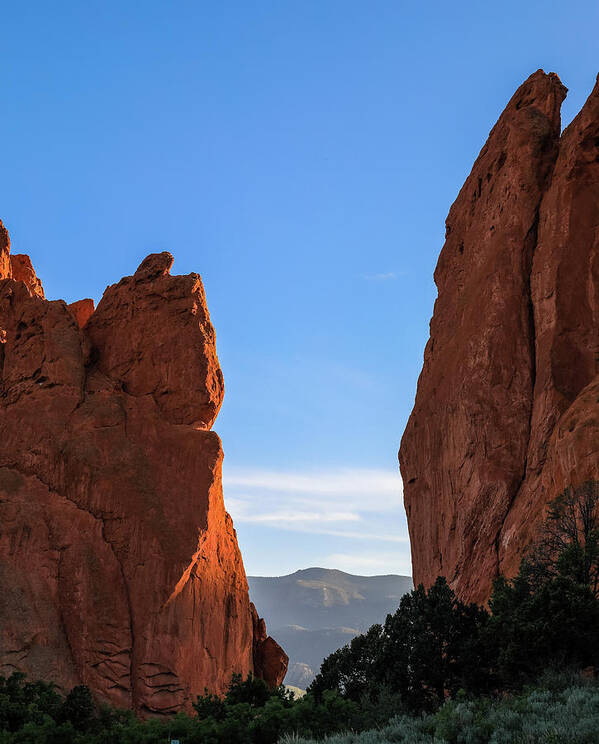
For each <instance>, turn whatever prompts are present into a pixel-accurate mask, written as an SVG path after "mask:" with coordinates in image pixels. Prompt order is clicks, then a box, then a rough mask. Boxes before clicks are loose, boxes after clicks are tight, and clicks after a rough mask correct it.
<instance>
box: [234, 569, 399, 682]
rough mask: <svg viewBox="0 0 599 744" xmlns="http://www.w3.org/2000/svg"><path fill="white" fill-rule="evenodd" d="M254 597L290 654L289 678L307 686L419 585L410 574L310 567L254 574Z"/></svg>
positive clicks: (252, 587)
mask: <svg viewBox="0 0 599 744" xmlns="http://www.w3.org/2000/svg"><path fill="white" fill-rule="evenodd" d="M248 583H249V587H250V597H251V598H252V601H253V602H254V604H255V605H256V607H257V608H258V610H259V612H260V614H261V615H262V616H263V617H264V619H265V620H266V622H267V623H268V626H269V631H270V632H271V634H272V636H273V638H275V639H276V640H277V641H278V642H279V643H280V644H281V646H282V647H283V648H284V649H285V651H286V653H287V654H288V655H289V671H288V673H287V676H286V678H285V682H286V684H290V685H296V686H297V687H301V688H302V689H305V687H306V686H307V685H309V684H310V682H311V681H312V679H313V678H314V676H315V675H316V673H317V672H318V670H319V668H320V664H321V662H322V660H323V659H324V658H325V657H326V656H328V655H329V654H330V653H332V652H333V651H335V650H336V649H338V648H340V647H341V646H344V645H345V644H347V643H349V642H350V641H351V639H352V638H354V637H355V636H356V635H358V634H359V633H362V632H364V631H365V630H367V629H368V628H369V627H370V626H371V625H372V624H373V623H380V622H382V621H384V619H385V617H386V616H387V614H388V613H390V612H394V611H395V610H396V609H397V607H398V606H399V602H400V600H401V597H402V596H403V595H404V594H405V593H406V592H408V591H410V590H411V589H412V587H413V583H412V578H411V577H410V576H399V575H396V574H388V575H385V576H355V575H353V574H348V573H345V572H344V571H339V570H337V569H329V568H307V569H303V570H300V571H296V572H295V573H292V574H289V575H287V576H276V577H266V576H248Z"/></svg>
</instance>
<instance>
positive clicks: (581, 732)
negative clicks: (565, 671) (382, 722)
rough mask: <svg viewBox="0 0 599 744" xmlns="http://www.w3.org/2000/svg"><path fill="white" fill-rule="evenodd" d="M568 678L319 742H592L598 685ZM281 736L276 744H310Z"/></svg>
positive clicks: (598, 724) (598, 715)
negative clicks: (507, 695)
mask: <svg viewBox="0 0 599 744" xmlns="http://www.w3.org/2000/svg"><path fill="white" fill-rule="evenodd" d="M572 681H573V678H572V677H571V676H569V675H565V676H562V677H561V678H560V677H554V678H553V679H551V680H549V681H547V680H545V681H541V682H540V683H539V685H538V687H535V688H531V689H529V690H527V691H525V692H524V693H523V694H521V695H518V696H514V697H507V698H504V699H501V700H498V699H496V700H492V699H488V698H479V699H477V700H467V699H460V697H458V699H456V700H452V701H449V702H447V703H445V704H444V705H443V706H442V707H441V708H440V709H439V710H438V711H437V712H436V713H433V714H429V715H427V716H423V717H420V716H409V715H403V716H397V717H396V718H394V719H392V720H391V721H389V723H388V724H387V725H386V726H383V727H381V728H379V729H374V730H371V731H364V732H363V733H343V734H336V735H334V736H330V737H327V738H325V739H324V740H320V741H321V743H322V744H558V743H559V744H561V743H562V742H568V744H596V742H597V732H598V731H599V685H598V684H597V683H590V682H589V683H585V682H584V681H582V680H581V679H580V677H578V678H577V679H576V681H575V683H574V684H572ZM316 741H317V740H316V739H310V738H305V737H302V736H297V735H288V736H284V737H283V738H282V739H281V741H280V744H316Z"/></svg>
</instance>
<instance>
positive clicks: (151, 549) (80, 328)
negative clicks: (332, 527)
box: [0, 244, 287, 715]
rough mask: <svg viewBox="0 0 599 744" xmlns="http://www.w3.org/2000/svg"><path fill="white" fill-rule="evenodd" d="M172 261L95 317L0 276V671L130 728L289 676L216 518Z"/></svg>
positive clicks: (218, 492) (212, 380)
mask: <svg viewBox="0 0 599 744" xmlns="http://www.w3.org/2000/svg"><path fill="white" fill-rule="evenodd" d="M7 246H8V244H7ZM6 254H7V255H8V247H7V249H6ZM167 257H168V258H167ZM171 264H172V257H170V255H169V254H160V255H159V256H150V257H148V259H146V261H144V262H143V263H142V265H141V266H140V268H139V270H138V271H137V272H136V274H135V275H134V276H133V277H126V278H125V279H123V280H122V281H121V282H119V284H117V285H113V286H112V287H109V288H108V289H107V290H106V292H105V294H104V297H103V298H102V301H101V302H100V303H99V305H98V308H97V309H96V311H95V312H93V303H91V305H90V302H91V301H83V302H84V303H85V305H83V306H82V305H79V304H78V303H75V305H79V306H78V307H74V306H73V305H71V306H67V305H66V304H65V303H64V302H62V301H54V302H48V301H46V300H44V299H43V298H42V297H41V296H40V293H39V292H37V291H36V290H35V286H32V284H31V282H30V281H28V280H27V279H26V280H25V281H19V280H18V279H17V278H16V277H15V278H5V279H3V280H0V330H1V332H2V333H1V334H0V341H4V343H0V442H1V443H2V444H1V446H0V525H2V529H1V530H0V589H1V591H2V596H3V601H2V602H0V674H5V673H9V672H11V671H13V670H15V669H19V670H22V671H24V672H26V673H27V674H28V675H30V676H31V677H33V678H42V679H45V680H51V681H54V682H56V683H57V684H58V685H59V686H61V687H62V688H63V689H67V688H69V687H71V686H73V685H75V684H86V685H88V686H89V687H90V688H91V689H92V691H93V692H94V694H95V695H96V696H97V697H98V698H100V699H103V700H106V701H108V702H111V703H113V704H116V705H123V706H127V707H131V708H133V709H135V710H136V711H138V712H139V713H140V714H142V715H151V714H165V713H171V712H175V711H177V710H181V709H189V708H190V705H191V702H192V700H194V699H195V697H196V696H197V695H199V694H202V693H203V692H204V689H205V688H208V689H209V690H211V691H214V692H222V691H224V689H225V688H226V686H227V683H228V682H229V680H230V678H231V675H232V674H233V673H241V674H244V675H245V674H247V673H248V672H250V671H253V672H256V673H257V674H260V675H261V676H263V677H264V678H265V679H266V680H267V681H268V682H269V684H278V683H280V682H281V681H282V679H283V677H284V674H285V671H286V664H287V659H286V656H285V654H284V653H283V652H282V651H281V650H280V649H279V648H278V646H277V645H276V644H275V643H274V641H272V639H270V640H269V639H268V638H267V637H266V638H265V637H263V636H264V631H263V629H262V627H261V626H260V628H258V629H257V625H256V615H255V611H254V610H253V609H252V606H251V605H250V601H249V596H248V587H247V581H246V577H245V572H244V568H243V562H242V559H241V555H240V552H239V548H238V546H237V540H236V535H235V530H234V529H233V524H232V521H231V518H230V517H229V515H228V514H227V513H226V511H225V508H224V503H223V493H222V481H221V464H222V457H223V453H222V447H221V443H220V440H219V438H218V436H217V434H216V433H214V432H213V431H211V430H210V426H211V425H212V423H213V421H214V419H215V418H216V415H217V413H218V409H219V407H220V404H221V402H222V395H223V383H222V374H221V371H220V367H219V364H218V359H217V356H216V347H215V341H214V330H213V328H212V325H211V323H210V317H209V314H208V310H207V307H206V303H205V298H204V292H203V288H202V284H201V280H200V278H199V276H198V275H196V274H192V275H190V276H170V274H169V269H170V265H171ZM8 265H10V264H8ZM258 631H259V633H258V635H256V633H257V632H258ZM277 654H278V655H277Z"/></svg>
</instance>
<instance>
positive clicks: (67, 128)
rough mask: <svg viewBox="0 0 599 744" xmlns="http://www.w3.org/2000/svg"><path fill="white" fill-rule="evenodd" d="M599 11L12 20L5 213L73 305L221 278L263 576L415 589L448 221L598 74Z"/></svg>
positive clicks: (230, 6)
mask: <svg viewBox="0 0 599 744" xmlns="http://www.w3.org/2000/svg"><path fill="white" fill-rule="evenodd" d="M597 28H599V4H598V3H597V2H577V1H576V0H573V1H572V2H570V3H568V4H566V3H553V2H550V1H547V0H546V1H545V2H537V1H536V0H533V1H531V2H525V3H522V2H513V1H512V0H508V1H507V2H503V3H500V4H493V5H490V4H487V3H480V2H457V3H441V2H432V3H416V2H402V1H401V0H394V1H392V2H391V1H381V0H374V2H369V3H366V2H353V1H352V0H344V1H343V2H340V1H339V2H337V1H336V0H319V1H318V2H316V1H312V0H302V1H301V2H299V1H297V2H290V1H284V0H283V1H281V2H253V1H252V0H249V1H248V0H244V1H243V2H227V1H226V0H225V1H224V2H221V3H209V2H200V1H198V0H194V2H186V1H185V0H181V1H177V2H173V3H167V2H164V1H163V2H154V1H152V0H147V1H146V2H144V3H135V2H130V1H128V0H119V2H113V1H111V0H104V1H103V2H94V1H91V2H85V3H81V2H57V3H52V4H50V3H47V2H28V3H26V4H25V3H11V4H10V5H7V6H6V7H4V8H3V18H2V39H3V40H2V45H1V48H0V55H1V62H2V64H1V65H0V82H1V87H0V90H1V91H2V117H1V123H0V129H1V134H2V136H1V138H0V148H1V153H2V166H3V179H2V184H1V186H0V190H1V200H0V218H1V219H2V220H3V221H4V223H5V225H6V226H7V228H8V229H9V231H10V234H11V239H12V244H13V252H15V253H28V254H30V255H31V257H32V260H33V262H34V265H35V266H36V269H37V271H38V274H39V276H40V277H41V278H42V280H43V282H44V287H45V289H46V295H47V296H48V297H49V298H50V299H55V298H64V299H66V300H67V301H69V302H70V301H74V300H76V299H80V298H82V297H88V296H89V297H93V298H95V299H96V300H99V298H100V297H101V295H102V292H103V290H104V288H105V287H106V285H107V284H110V283H113V282H116V281H118V279H120V277H121V276H124V275H128V274H131V273H133V271H134V270H135V268H136V267H137V265H138V264H139V262H140V261H141V259H142V258H143V257H144V256H145V255H147V254H148V253H151V252H155V251H162V250H169V251H171V252H172V253H173V254H174V256H175V265H174V267H173V271H174V272H176V273H188V272H190V271H198V272H199V273H201V275H202V278H203V281H204V286H205V289H206V295H207V299H208V305H209V308H210V312H211V316H212V320H213V323H214V325H215V328H216V333H217V345H218V352H219V357H220V361H221V365H222V368H223V372H224V377H225V384H226V396H225V403H224V405H223V408H222V411H221V414H220V416H219V418H218V420H217V422H216V424H215V427H214V428H215V430H216V431H218V433H219V434H220V435H221V438H222V440H223V446H224V450H225V466H224V468H225V469H224V476H225V480H224V483H225V501H226V504H227V508H228V509H229V510H230V511H231V513H232V515H233V518H234V520H235V525H236V528H237V532H238V537H239V541H240V544H241V548H242V553H243V556H244V561H245V565H246V569H247V572H248V573H249V574H261V575H280V574H284V573H289V572H291V571H294V570H297V569H300V568H305V567H307V566H311V565H320V566H325V567H331V568H341V569H343V570H347V571H350V572H354V573H363V574H376V573H409V571H410V561H409V542H408V539H407V528H406V523H405V517H404V514H403V506H402V502H401V481H400V478H399V473H398V468H397V449H398V446H399V440H400V438H401V434H402V431H403V428H404V426H405V422H406V420H407V417H408V415H409V412H410V410H411V406H412V403H413V399H414V394H415V388H416V381H417V377H418V374H419V371H420V367H421V364H422V353H423V349H424V345H425V343H426V340H427V337H428V322H429V319H430V316H431V312H432V307H433V302H434V298H435V294H436V293H435V287H434V284H433V279H432V274H433V270H434V267H435V264H436V260H437V257H438V254H439V250H440V248H441V246H442V243H443V234H444V220H445V216H446V215H447V212H448V210H449V207H450V205H451V203H452V201H453V200H454V199H455V197H456V195H457V193H458V190H459V188H460V187H461V185H462V183H463V181H464V179H465V177H466V176H467V174H468V172H469V170H470V168H471V165H472V162H473V161H474V159H475V157H476V155H477V154H478V151H479V150H480V148H481V146H482V145H483V143H484V141H485V139H486V137H487V134H488V132H489V130H490V128H491V127H492V125H493V124H494V123H495V121H496V119H497V117H498V115H499V114H500V113H501V110H502V109H503V107H504V106H505V104H506V103H507V101H508V99H509V98H510V97H511V95H512V93H513V92H514V90H515V88H516V87H517V86H518V85H519V84H520V83H521V82H522V81H523V80H524V79H525V78H526V77H528V75H529V74H530V73H531V72H534V71H535V70H536V69H538V68H540V67H542V68H543V69H545V70H546V71H555V72H557V73H558V74H559V75H560V77H561V79H562V81H563V82H564V83H565V85H567V86H568V87H569V89H570V92H569V95H568V98H567V99H566V102H565V104H564V107H563V109H562V112H563V120H564V123H567V122H568V121H570V120H571V118H572V117H573V116H574V115H575V113H576V112H577V111H578V109H579V108H580V107H581V105H582V103H583V102H584V100H585V98H586V96H587V95H588V93H589V92H590V90H591V88H592V86H593V83H594V80H595V76H596V74H597V71H598V69H599V53H598V50H599V47H598V45H597Z"/></svg>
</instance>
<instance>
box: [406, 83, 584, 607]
mask: <svg viewBox="0 0 599 744" xmlns="http://www.w3.org/2000/svg"><path fill="white" fill-rule="evenodd" d="M565 93H566V89H565V88H564V87H563V86H562V84H561V83H560V81H559V79H558V78H557V76H556V75H554V74H549V75H545V74H544V73H543V72H542V71H538V72H536V73H535V74H534V75H532V76H531V77H530V78H529V79H528V80H527V81H526V82H525V83H524V84H523V85H522V86H521V87H520V88H519V89H518V91H517V92H516V94H515V95H514V96H513V98H512V99H511V101H510V102H509V103H508V105H507V107H506V109H505V111H504V112H503V114H502V115H501V117H500V119H499V121H498V122H497V124H496V125H495V127H494V128H493V130H492V131H491V134H490V135H489V139H488V140H487V143H486V144H485V146H484V147H483V149H482V151H481V153H480V155H479V157H478V159H477V161H476V163H475V164H474V167H473V169H472V172H471V174H470V176H469V177H468V179H467V181H466V183H465V184H464V186H463V188H462V190H461V191H460V194H459V196H458V198H457V200H456V202H455V203H454V204H453V206H452V207H451V210H450V213H449V216H448V218H447V239H446V243H445V245H444V247H443V250H442V252H441V255H440V257H439V262H438V265H437V269H436V271H435V282H436V284H437V287H438V290H439V295H438V299H437V301H436V303H435V310H434V314H433V318H432V320H431V336H430V340H429V342H428V344H427V347H426V350H425V356H424V366H423V370H422V373H421V375H420V379H419V383H418V392H417V395H416V402H415V405H414V410H413V412H412V415H411V417H410V419H409V422H408V425H407V427H406V431H405V433H404V436H403V439H402V443H401V448H400V464H401V470H402V476H403V480H404V489H405V504H406V511H407V515H408V524H409V528H410V536H411V542H412V558H413V567H414V581H415V583H416V584H418V583H420V582H423V583H424V584H426V585H430V584H431V583H432V582H433V581H434V579H435V578H436V576H437V575H439V574H442V575H445V576H447V578H448V579H449V581H450V583H451V584H452V586H453V587H454V588H455V589H456V591H457V592H458V594H459V595H460V596H461V597H462V598H465V599H469V600H477V601H484V600H486V599H487V597H488V596H489V593H490V589H491V584H492V580H493V578H494V577H495V576H496V575H497V574H498V572H502V573H507V574H512V573H514V572H515V571H516V570H517V568H518V565H519V562H520V559H521V557H522V555H523V552H524V550H525V548H526V547H527V545H528V544H529V543H530V541H531V539H533V537H534V534H535V531H536V530H537V528H538V526H539V524H540V522H541V521H542V518H543V516H544V511H545V507H546V505H547V504H548V503H549V502H550V501H551V500H552V499H553V498H555V496H557V495H558V494H559V493H560V492H561V490H563V488H564V487H565V486H567V485H578V484H579V483H580V482H582V481H584V480H585V479H587V478H588V477H596V476H597V475H598V473H597V471H598V470H599V467H598V465H599V457H598V453H597V451H594V450H596V445H595V447H593V445H592V441H593V434H592V432H591V430H593V431H594V433H595V434H596V433H597V432H596V429H597V426H596V423H595V421H596V418H597V414H598V413H599V412H598V411H597V397H595V399H594V400H593V396H592V393H591V392H590V390H591V388H592V385H593V384H596V383H597V380H596V375H597V373H598V372H599V370H598V368H597V361H598V351H599V349H598V329H599V325H598V322H599V317H598V313H599V284H598V282H599V232H598V230H597V225H598V224H599V89H598V87H597V86H596V87H595V90H594V91H593V93H592V94H591V96H590V98H589V100H588V101H587V103H586V104H585V106H584V108H583V109H582V111H581V112H580V114H579V115H578V117H577V118H576V119H575V120H574V121H573V122H572V124H571V125H570V126H569V127H568V128H567V129H566V131H565V132H564V133H563V134H562V136H561V137H560V116H559V109H560V105H561V102H562V100H563V98H564V97H565ZM588 386H591V387H588ZM583 401H584V402H583ZM575 412H576V415H574V413H575ZM572 416H574V429H572V430H571V429H569V428H568V430H567V431H566V430H564V425H565V422H566V421H567V420H568V421H570V418H571V417H572ZM571 424H572V422H570V424H568V426H570V425H571ZM576 432H577V433H576ZM597 441H599V440H597V438H596V437H595V442H597Z"/></svg>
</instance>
